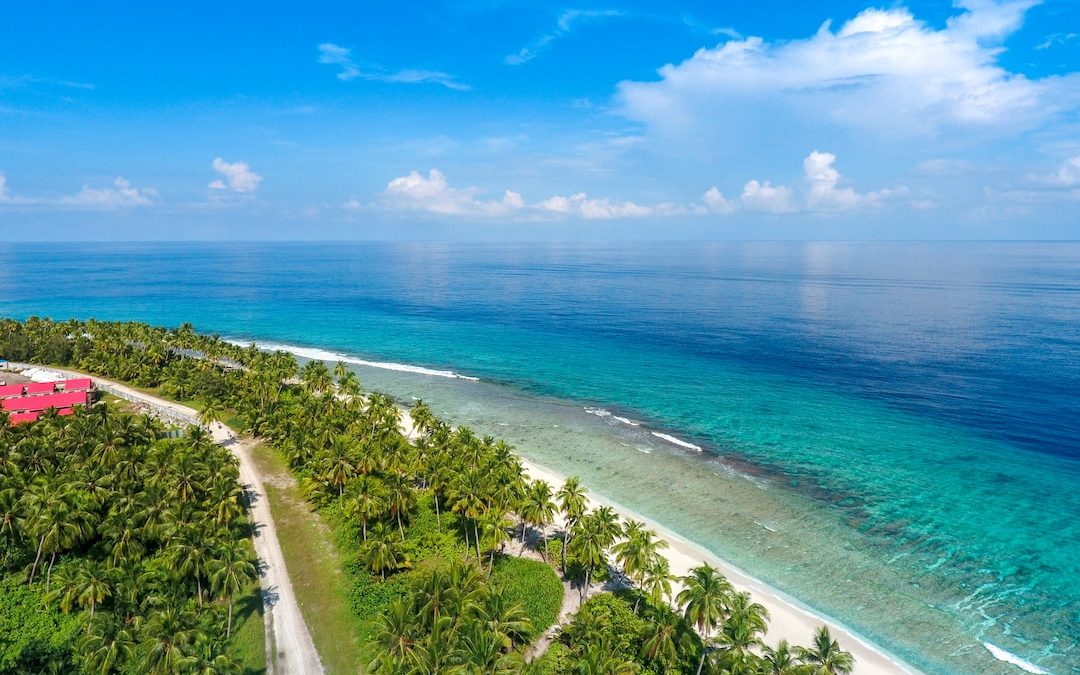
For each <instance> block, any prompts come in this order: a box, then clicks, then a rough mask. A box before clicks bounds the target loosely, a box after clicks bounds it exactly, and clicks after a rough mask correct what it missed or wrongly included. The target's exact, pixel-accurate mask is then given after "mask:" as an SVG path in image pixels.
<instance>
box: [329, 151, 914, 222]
mask: <svg viewBox="0 0 1080 675" xmlns="http://www.w3.org/2000/svg"><path fill="white" fill-rule="evenodd" d="M835 162H836V156H835V155H833V154H832V153H828V152H818V151H816V150H815V151H813V152H811V153H810V154H809V155H808V156H807V157H806V159H805V160H804V162H803V171H804V175H805V177H806V181H807V185H806V190H805V194H804V193H803V191H801V190H800V191H799V193H798V194H796V191H795V190H793V189H792V188H790V187H788V186H786V185H773V184H772V183H770V182H769V181H764V182H761V181H757V180H751V181H748V182H747V183H746V184H745V185H744V186H743V191H742V195H741V197H740V198H739V199H738V200H731V199H728V198H727V197H725V196H724V195H723V193H722V192H720V189H719V188H717V187H716V186H713V187H710V188H709V189H708V190H706V191H705V192H704V193H703V194H702V195H701V197H700V198H699V199H698V200H697V201H693V202H690V203H683V204H677V203H672V202H659V203H654V204H640V203H638V202H635V201H631V200H616V199H611V198H609V197H590V196H589V195H588V194H587V193H585V192H575V193H571V194H570V195H569V196H566V195H554V196H551V197H548V198H546V199H542V200H540V201H538V202H533V203H529V202H526V201H525V199H524V197H522V195H521V194H520V193H518V192H514V191H513V190H506V191H505V192H504V193H503V198H502V199H501V200H494V199H482V198H481V197H480V195H481V193H482V191H481V189H480V188H477V187H466V188H455V187H453V186H451V185H450V182H449V181H448V180H447V178H446V176H445V174H443V173H442V172H441V171H439V170H438V169H431V171H429V172H428V175H427V176H424V175H423V174H421V173H419V172H418V171H412V172H410V173H409V174H408V175H405V176H399V177H397V178H395V179H393V180H391V181H390V182H389V183H388V184H387V185H386V189H384V190H383V192H382V194H381V195H380V197H379V200H378V202H377V203H376V204H373V205H365V204H362V203H361V202H360V201H358V200H356V199H355V198H351V199H349V200H347V201H346V202H345V203H344V204H342V208H343V209H345V210H347V211H359V210H363V209H365V208H370V207H372V206H374V207H381V208H386V209H391V210H413V211H426V212H428V213H434V214H439V215H447V216H501V217H514V218H518V219H531V220H536V219H543V218H551V217H557V218H582V219H585V220H612V219H625V218H649V217H652V218H671V217H676V216H688V217H689V216H697V217H700V216H707V215H721V216H726V215H729V214H732V213H735V212H736V211H738V210H740V209H741V210H743V211H747V212H762V213H773V214H781V213H796V212H798V211H800V210H808V211H822V212H830V211H842V210H848V209H852V208H855V207H860V206H877V205H878V204H880V202H881V200H882V199H883V198H884V197H886V196H889V195H893V194H895V193H898V192H902V190H889V189H883V190H878V191H876V192H869V193H858V192H855V190H854V189H852V188H850V187H841V185H840V184H841V182H842V177H841V176H840V173H839V172H838V171H837V170H836V168H835V167H834V166H833V165H834V164H835Z"/></svg>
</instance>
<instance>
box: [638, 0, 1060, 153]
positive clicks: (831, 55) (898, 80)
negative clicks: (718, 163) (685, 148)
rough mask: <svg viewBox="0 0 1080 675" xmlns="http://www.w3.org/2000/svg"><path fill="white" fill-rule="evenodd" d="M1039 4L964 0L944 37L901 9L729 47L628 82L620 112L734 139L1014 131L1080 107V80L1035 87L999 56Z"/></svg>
mask: <svg viewBox="0 0 1080 675" xmlns="http://www.w3.org/2000/svg"><path fill="white" fill-rule="evenodd" d="M1033 4H1034V1H1033V0H1005V1H1003V2H992V1H990V0H963V1H961V2H959V3H958V6H959V7H960V8H961V9H962V10H963V11H962V12H961V13H960V14H959V15H958V16H956V17H953V18H952V19H951V20H949V21H948V22H947V25H946V26H945V27H944V28H941V29H935V28H933V27H931V26H929V25H927V24H926V23H924V22H922V21H919V20H918V19H916V18H915V17H913V16H912V15H911V13H910V12H909V11H908V10H907V9H905V8H902V7H897V8H893V9H887V10H881V9H867V10H865V11H863V12H862V13H860V14H859V15H857V16H856V17H854V18H853V19H851V20H850V21H848V22H846V23H844V24H843V25H842V26H841V27H840V29H839V30H835V31H834V30H833V29H832V28H831V24H830V23H829V22H826V23H825V24H824V25H822V27H821V29H820V30H819V31H818V32H817V33H816V34H814V35H813V36H812V37H809V38H805V39H801V40H792V41H783V42H766V41H764V40H763V39H761V38H758V37H750V38H746V39H743V40H730V41H728V42H726V43H724V44H722V45H719V46H717V47H715V48H711V49H701V50H699V51H698V52H697V53H695V54H694V55H693V56H692V57H691V58H689V59H687V60H686V61H683V62H682V63H680V64H677V65H667V66H664V67H663V68H661V69H660V71H659V74H660V80H659V81H657V82H623V83H621V84H620V85H619V92H618V101H619V105H620V109H621V111H622V113H623V114H624V115H626V116H628V117H630V118H632V119H635V120H639V121H642V122H645V123H647V124H648V125H649V126H650V127H651V128H652V129H653V130H654V131H659V132H662V133H665V134H667V135H673V136H682V137H684V138H686V139H696V140H698V141H699V142H700V137H701V133H702V131H703V130H704V131H709V132H711V135H710V140H712V138H714V137H716V136H719V137H720V138H721V139H730V140H732V141H733V142H734V141H735V140H737V139H739V138H750V139H759V138H762V137H768V135H769V134H773V133H775V131H776V130H777V129H787V130H808V131H810V132H815V130H817V131H820V130H823V129H828V130H832V131H835V130H836V129H837V128H842V129H850V130H855V131H857V130H862V131H869V132H872V133H873V134H874V135H873V136H872V138H874V139H877V138H879V136H890V137H900V138H903V137H911V136H920V135H935V134H940V133H942V132H944V131H955V130H968V131H972V132H973V133H981V134H1003V135H1008V134H1012V133H1017V132H1019V131H1024V130H1028V129H1031V128H1034V127H1037V126H1038V125H1040V124H1042V123H1044V122H1047V121H1049V120H1051V119H1053V118H1054V117H1055V116H1056V115H1057V114H1059V113H1061V112H1062V111H1068V110H1076V109H1077V108H1078V107H1080V75H1078V74H1072V75H1068V76H1063V77H1045V78H1042V79H1036V80H1032V79H1028V78H1026V77H1025V76H1023V75H1021V74H1016V73H1011V72H1009V71H1007V70H1005V69H1003V68H1001V67H1000V66H999V65H997V62H996V58H997V55H998V54H999V52H1000V49H999V47H998V45H999V43H1000V42H1001V40H1002V39H1004V38H1005V37H1007V36H1008V35H1009V34H1010V33H1011V32H1013V31H1015V30H1016V29H1017V28H1018V27H1019V26H1020V24H1021V22H1022V20H1023V16H1024V12H1025V11H1026V10H1027V9H1028V8H1029V7H1031V6H1032V5H1033Z"/></svg>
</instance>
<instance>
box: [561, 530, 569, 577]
mask: <svg viewBox="0 0 1080 675" xmlns="http://www.w3.org/2000/svg"><path fill="white" fill-rule="evenodd" d="M563 535H564V536H563V538H562V575H563V576H564V577H565V576H566V549H567V547H569V546H570V530H563Z"/></svg>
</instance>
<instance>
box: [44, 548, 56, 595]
mask: <svg viewBox="0 0 1080 675" xmlns="http://www.w3.org/2000/svg"><path fill="white" fill-rule="evenodd" d="M55 562H56V551H53V553H52V556H51V557H50V558H49V571H48V572H46V573H45V590H49V585H50V584H51V583H52V568H53V564H54V563H55Z"/></svg>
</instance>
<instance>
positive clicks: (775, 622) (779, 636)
mask: <svg viewBox="0 0 1080 675" xmlns="http://www.w3.org/2000/svg"><path fill="white" fill-rule="evenodd" d="M401 411H402V419H401V426H402V431H403V432H404V433H405V434H406V436H408V437H409V438H412V437H413V435H414V430H413V424H412V418H411V417H410V416H409V411H408V409H406V408H404V407H403V408H401ZM518 456H519V457H521V455H520V454H519V455H518ZM521 463H522V465H523V466H524V467H525V470H526V472H527V473H528V475H529V478H531V479H532V480H544V481H547V482H548V483H549V484H550V485H551V486H552V489H553V490H558V488H559V487H560V486H561V485H562V484H563V482H565V480H566V476H563V475H560V474H559V473H557V472H555V471H552V470H551V469H548V468H546V467H543V466H540V465H539V464H536V463H534V462H530V461H529V460H527V459H525V458H524V457H521ZM585 487H586V488H588V487H589V486H588V485H586V486H585ZM588 500H589V506H590V508H596V507H597V506H608V507H611V508H612V509H614V510H615V512H616V513H618V514H619V516H620V517H621V518H623V519H624V520H625V519H634V520H639V521H641V522H643V523H645V524H647V525H648V526H649V527H650V528H652V529H653V530H655V531H656V533H657V535H658V536H659V537H660V538H661V539H663V540H664V541H666V542H667V544H668V549H667V550H666V551H665V552H664V555H665V557H667V559H668V561H669V563H670V567H671V573H672V575H674V576H676V577H679V576H686V575H687V574H688V573H689V571H690V569H691V568H693V567H697V566H699V565H700V564H701V563H702V562H707V563H709V564H710V565H712V566H713V567H715V568H716V569H717V570H719V571H720V572H721V573H722V574H723V575H724V576H726V577H727V578H728V580H729V581H730V582H731V584H732V585H733V586H734V587H735V589H736V590H739V591H747V592H749V593H750V595H751V596H753V598H754V601H755V602H759V603H761V604H762V605H764V606H765V608H766V609H767V610H768V611H769V632H768V635H767V636H766V641H767V642H768V643H769V644H775V643H777V642H779V641H780V640H787V641H788V642H790V643H791V644H800V645H810V644H811V643H812V640H813V635H814V631H815V630H817V628H818V626H820V625H822V624H825V625H827V626H828V627H829V631H830V632H831V633H832V636H833V637H834V638H835V639H837V640H839V642H840V646H841V647H842V648H843V649H844V650H845V651H849V652H851V653H852V655H854V657H855V670H854V673H855V675H877V674H879V673H918V672H920V671H919V670H918V669H916V668H914V667H913V666H910V665H908V664H906V663H904V662H903V661H902V660H900V658H898V657H896V656H893V655H891V654H888V653H887V652H885V651H884V650H883V649H881V648H880V647H877V646H875V645H872V644H870V643H869V642H867V641H865V640H863V639H862V638H860V637H858V636H856V635H855V634H854V633H852V632H851V631H850V630H848V629H846V628H844V627H843V626H841V625H839V624H837V623H836V622H835V621H829V620H826V619H825V618H823V617H821V616H819V615H817V614H815V613H814V612H812V611H810V610H808V609H805V608H803V607H801V606H799V605H798V603H796V602H795V601H794V600H792V599H791V598H788V597H786V596H785V595H784V594H783V593H781V592H780V591H778V590H776V589H774V588H772V587H770V586H769V585H768V584H765V583H764V582H762V581H759V580H758V579H755V578H754V577H752V576H750V575H749V574H747V573H746V572H744V571H742V570H740V569H739V568H737V567H735V566H734V565H732V564H731V563H729V562H727V561H725V560H722V559H721V558H719V557H717V556H716V555H715V554H713V553H711V552H709V551H708V550H707V549H705V548H704V547H702V546H700V545H698V544H695V543H694V542H692V541H689V540H687V539H684V538H683V537H680V536H679V535H677V534H675V533H674V532H672V531H670V530H668V529H667V528H665V527H664V526H662V525H660V524H658V523H656V522H654V521H652V520H650V519H648V518H645V517H643V516H641V515H639V514H637V513H634V512H633V511H630V510H629V509H626V508H625V507H623V506H621V505H619V504H617V503H615V502H613V501H611V500H609V499H604V498H603V497H600V496H598V495H596V494H594V493H592V492H590V493H589V494H588ZM557 518H558V516H557ZM561 525H562V523H561V522H560V520H558V519H557V520H556V523H555V526H557V527H561ZM675 592H676V593H678V588H677V587H676V589H675Z"/></svg>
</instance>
